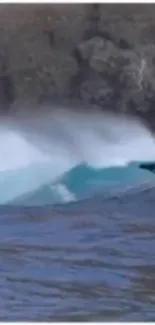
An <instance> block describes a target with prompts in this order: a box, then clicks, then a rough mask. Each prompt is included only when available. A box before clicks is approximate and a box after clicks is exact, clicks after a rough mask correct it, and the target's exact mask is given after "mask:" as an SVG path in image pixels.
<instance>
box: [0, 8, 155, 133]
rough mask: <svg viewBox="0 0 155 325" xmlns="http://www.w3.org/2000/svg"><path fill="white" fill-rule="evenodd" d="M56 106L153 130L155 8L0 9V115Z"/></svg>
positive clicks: (154, 125) (154, 116)
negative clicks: (142, 123) (86, 108)
mask: <svg viewBox="0 0 155 325" xmlns="http://www.w3.org/2000/svg"><path fill="white" fill-rule="evenodd" d="M59 100H60V101H61V102H63V101H66V100H68V101H70V100H74V101H75V102H76V100H77V101H80V102H82V103H83V104H84V105H85V104H86V105H89V104H91V105H94V104H95V105H99V106H100V107H101V108H102V109H107V110H114V111H116V112H117V111H121V112H125V113H129V112H132V113H134V114H138V115H140V116H142V117H144V118H145V120H147V121H148V122H149V124H150V125H151V126H152V127H153V128H154V129H155V107H154V106H155V4H48V5H45V4H38V5H36V4H0V107H1V110H2V111H3V112H8V111H10V110H12V111H14V110H16V109H19V108H20V109H32V107H43V106H44V105H45V104H46V103H48V104H49V103H50V102H51V103H52V102H53V101H59ZM83 104H82V105H83ZM51 106H52V105H51Z"/></svg>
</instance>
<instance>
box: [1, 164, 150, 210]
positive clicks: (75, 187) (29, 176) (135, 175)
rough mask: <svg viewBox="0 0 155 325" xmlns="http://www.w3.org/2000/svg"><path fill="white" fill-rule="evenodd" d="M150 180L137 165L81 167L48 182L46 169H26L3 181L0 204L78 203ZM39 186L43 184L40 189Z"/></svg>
mask: <svg viewBox="0 0 155 325" xmlns="http://www.w3.org/2000/svg"><path fill="white" fill-rule="evenodd" d="M38 173H39V177H38ZM51 178H52V172H51ZM153 179H154V175H153V174H152V173H151V172H149V171H147V170H142V169H140V168H139V167H138V163H131V164H129V165H128V166H124V167H111V168H102V169H93V168H90V167H88V166H86V165H82V164H81V165H79V166H76V167H75V168H73V169H71V170H70V171H68V172H66V173H64V174H63V175H62V176H61V177H59V178H58V179H57V180H56V181H49V170H48V171H47V170H46V168H45V170H43V169H42V173H41V170H39V169H35V168H29V169H27V170H26V169H25V170H22V171H19V172H18V173H17V172H16V173H13V174H12V177H11V175H9V177H7V179H6V181H5V180H4V178H3V192H2V195H1V198H0V199H1V204H10V205H20V206H45V205H54V204H61V203H66V202H67V203H68V202H72V201H78V200H81V199H84V198H87V197H91V196H93V195H94V194H96V193H103V194H104V193H108V191H112V190H114V189H121V188H125V187H134V186H135V185H136V184H137V185H138V184H143V183H145V182H149V181H152V180H153ZM36 180H37V181H38V183H37V182H36ZM40 183H43V185H41V186H40ZM0 186H1V185H0ZM24 186H25V188H24ZM14 188H15V189H16V192H15V191H14ZM23 192H24V193H23ZM11 196H13V197H12V198H11Z"/></svg>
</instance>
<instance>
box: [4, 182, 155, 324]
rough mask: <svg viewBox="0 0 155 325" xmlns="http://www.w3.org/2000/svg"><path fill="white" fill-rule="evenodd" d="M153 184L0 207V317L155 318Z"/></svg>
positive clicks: (10, 318) (154, 214)
mask: <svg viewBox="0 0 155 325" xmlns="http://www.w3.org/2000/svg"><path fill="white" fill-rule="evenodd" d="M154 198H155V185H154V184H153V183H150V184H148V185H145V186H140V187H138V188H137V189H133V190H132V189H131V190H129V191H126V192H124V193H123V192H122V193H119V194H118V193H117V194H116V195H114V196H112V197H109V198H104V197H103V196H102V194H100V196H95V197H91V199H86V200H83V201H80V202H73V203H70V204H65V205H57V206H53V207H50V206H48V207H40V208H15V207H14V208H13V207H5V208H4V207H1V208H0V218H1V227H0V292H1V295H0V320H1V321H2V320H4V321H6V320H9V321H10V320H12V321H19V320H20V321H153V320H155V308H154V306H155V257H154V256H155V213H154V211H155V210H154V209H155V199H154Z"/></svg>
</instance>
